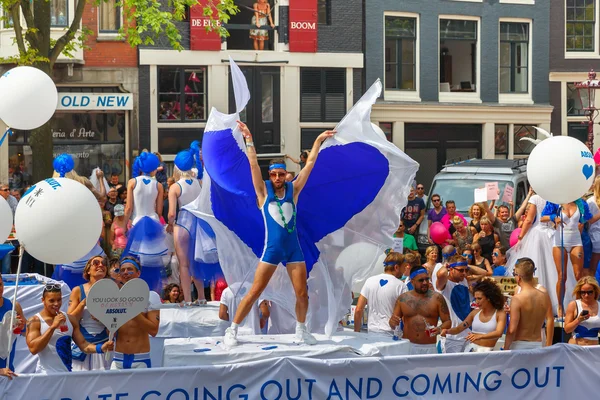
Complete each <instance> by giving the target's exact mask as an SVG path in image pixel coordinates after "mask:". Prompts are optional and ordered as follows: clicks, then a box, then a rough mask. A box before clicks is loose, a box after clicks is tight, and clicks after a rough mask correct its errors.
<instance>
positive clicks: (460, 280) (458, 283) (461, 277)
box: [435, 255, 473, 353]
mask: <svg viewBox="0 0 600 400" xmlns="http://www.w3.org/2000/svg"><path fill="white" fill-rule="evenodd" d="M468 270H469V266H468V263H467V260H466V259H465V258H464V257H463V256H461V255H454V256H452V257H451V258H450V260H449V263H448V264H446V265H444V266H443V267H442V268H440V269H439V270H438V271H437V273H436V277H437V280H436V283H435V290H436V291H437V292H439V293H441V294H442V296H444V299H446V303H447V304H448V308H449V310H450V319H451V320H452V326H451V328H454V327H457V326H458V325H460V324H462V323H463V321H464V320H465V318H467V316H468V315H469V313H470V312H471V302H472V301H473V296H472V295H471V293H470V292H469V284H468V282H467V272H468ZM469 333H470V330H468V329H465V330H464V331H462V332H461V333H459V334H458V335H447V336H446V339H445V341H443V342H442V346H443V348H444V353H462V352H463V351H464V350H465V346H466V345H467V342H466V341H465V337H467V335H468V334H469Z"/></svg>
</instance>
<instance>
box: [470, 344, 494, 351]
mask: <svg viewBox="0 0 600 400" xmlns="http://www.w3.org/2000/svg"><path fill="white" fill-rule="evenodd" d="M493 350H494V348H493V347H485V346H480V345H478V344H475V343H469V344H467V347H466V348H465V353H487V352H489V351H493Z"/></svg>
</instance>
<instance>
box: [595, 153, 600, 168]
mask: <svg viewBox="0 0 600 400" xmlns="http://www.w3.org/2000/svg"><path fill="white" fill-rule="evenodd" d="M594 161H595V162H596V165H599V164H600V149H598V150H596V154H594Z"/></svg>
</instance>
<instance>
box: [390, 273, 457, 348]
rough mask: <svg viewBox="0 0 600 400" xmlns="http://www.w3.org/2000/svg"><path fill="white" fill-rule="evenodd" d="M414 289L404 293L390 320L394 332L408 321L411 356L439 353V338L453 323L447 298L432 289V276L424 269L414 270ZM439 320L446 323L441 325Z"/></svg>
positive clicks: (406, 334) (412, 281) (407, 335)
mask: <svg viewBox="0 0 600 400" xmlns="http://www.w3.org/2000/svg"><path fill="white" fill-rule="evenodd" d="M409 278H410V282H411V284H412V286H413V289H412V290H411V291H409V292H406V293H403V294H402V295H401V296H400V297H399V298H398V300H397V301H396V305H395V307H394V312H393V313H392V317H391V318H390V320H389V325H390V327H391V328H392V329H396V327H397V326H398V325H399V324H400V323H401V321H402V322H404V329H403V331H404V338H406V339H408V340H409V341H410V354H411V355H412V354H437V353H438V350H437V347H436V340H437V338H436V337H437V335H439V334H440V332H441V331H442V329H448V328H450V326H451V324H452V322H451V320H450V315H449V311H448V305H447V304H446V300H445V299H444V297H443V296H442V295H441V294H439V293H436V292H434V291H433V290H431V288H430V285H429V281H430V279H429V274H428V273H427V270H426V269H425V268H424V267H422V266H415V267H412V268H411V269H410V276H409ZM438 320H441V321H442V324H441V325H440V326H437V324H438Z"/></svg>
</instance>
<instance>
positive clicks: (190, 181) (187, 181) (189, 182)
mask: <svg viewBox="0 0 600 400" xmlns="http://www.w3.org/2000/svg"><path fill="white" fill-rule="evenodd" d="M185 183H187V184H188V185H191V184H192V183H194V181H193V180H192V179H186V180H185Z"/></svg>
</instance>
